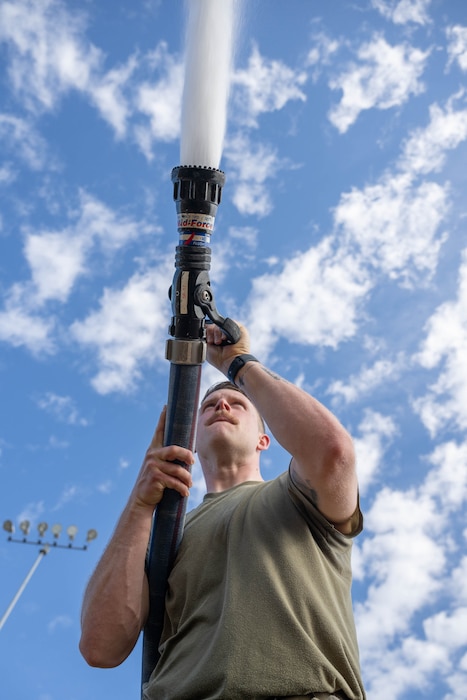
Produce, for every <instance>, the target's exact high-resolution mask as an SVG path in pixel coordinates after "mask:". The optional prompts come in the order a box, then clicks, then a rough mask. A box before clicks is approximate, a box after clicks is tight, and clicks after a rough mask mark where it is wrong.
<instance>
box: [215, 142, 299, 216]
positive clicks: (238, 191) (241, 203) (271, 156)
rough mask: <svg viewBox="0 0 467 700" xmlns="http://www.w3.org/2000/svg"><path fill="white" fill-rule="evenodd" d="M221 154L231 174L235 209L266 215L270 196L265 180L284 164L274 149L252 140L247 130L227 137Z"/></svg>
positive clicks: (270, 201) (269, 210)
mask: <svg viewBox="0 0 467 700" xmlns="http://www.w3.org/2000/svg"><path fill="white" fill-rule="evenodd" d="M224 156H225V158H226V160H227V162H228V164H229V172H231V173H232V174H233V190H232V187H231V197H232V201H233V203H234V204H235V206H236V207H237V209H238V211H239V212H240V213H241V214H245V215H247V216H258V217H264V216H267V215H268V214H269V213H270V212H271V210H272V200H271V195H270V191H269V187H268V186H267V184H266V183H267V181H268V180H269V179H271V178H272V177H275V176H276V175H277V173H278V172H279V170H280V169H281V168H284V167H286V163H285V162H284V161H281V159H280V158H279V157H278V155H277V151H276V149H275V148H273V147H272V146H270V145H268V144H264V143H261V142H255V143H253V142H252V141H251V140H250V139H249V138H248V136H247V135H246V134H243V135H241V134H237V135H236V136H235V137H233V138H231V139H229V140H228V141H227V144H226V148H225V153H224Z"/></svg>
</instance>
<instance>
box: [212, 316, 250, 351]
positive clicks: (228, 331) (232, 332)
mask: <svg viewBox="0 0 467 700" xmlns="http://www.w3.org/2000/svg"><path fill="white" fill-rule="evenodd" d="M206 324H207V325H210V324H214V325H216V326H218V327H219V328H220V329H221V330H222V331H223V332H224V333H225V335H226V336H227V338H226V339H225V340H224V341H223V342H222V343H221V345H235V343H238V341H239V340H240V338H241V335H242V334H241V332H240V328H239V327H238V325H237V324H236V323H235V321H232V319H231V318H224V317H223V316H219V315H218V314H216V320H214V319H211V318H207V319H206Z"/></svg>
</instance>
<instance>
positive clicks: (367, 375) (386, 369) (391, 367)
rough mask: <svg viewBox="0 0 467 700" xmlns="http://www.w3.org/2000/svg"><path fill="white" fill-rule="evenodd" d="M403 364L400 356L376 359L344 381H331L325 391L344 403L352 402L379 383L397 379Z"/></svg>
mask: <svg viewBox="0 0 467 700" xmlns="http://www.w3.org/2000/svg"><path fill="white" fill-rule="evenodd" d="M403 366H404V359H403V357H402V356H399V357H398V358H397V360H378V361H377V362H375V363H374V365H372V366H371V367H363V368H362V370H361V371H360V373H359V374H358V375H352V376H350V377H349V378H348V380H347V381H346V382H343V381H342V380H336V381H334V382H332V383H331V384H330V385H329V388H328V390H327V392H326V393H327V394H330V395H331V396H333V397H335V398H342V399H344V401H345V402H346V403H352V402H353V401H357V400H359V399H360V398H361V396H362V395H365V394H367V393H368V392H370V391H373V390H374V389H375V388H377V387H378V386H380V385H381V384H383V383H387V382H388V381H395V380H397V378H398V377H399V376H400V373H401V371H402V369H403Z"/></svg>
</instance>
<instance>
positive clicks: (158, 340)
mask: <svg viewBox="0 0 467 700" xmlns="http://www.w3.org/2000/svg"><path fill="white" fill-rule="evenodd" d="M171 263H173V261H171ZM171 268H172V265H171V264H170V263H169V262H168V261H167V262H166V263H165V264H164V265H161V266H160V267H159V269H157V270H149V271H147V272H146V273H137V274H135V275H134V276H133V277H132V278H131V279H130V280H129V281H128V283H127V284H126V286H125V287H124V288H123V289H113V290H112V289H106V290H104V294H103V297H102V299H101V302H100V309H99V310H97V311H95V312H92V313H90V314H89V315H88V317H87V318H86V319H84V320H83V321H76V322H75V323H73V324H72V326H71V328H70V331H71V334H72V336H73V338H74V339H75V340H76V341H77V342H78V343H81V344H82V345H83V346H86V347H88V348H91V349H93V350H95V351H96V353H97V360H98V366H99V369H98V372H97V374H96V375H95V377H94V378H93V380H92V384H93V386H94V388H95V389H96V391H98V392H99V393H100V394H108V393H110V392H113V391H122V392H126V391H130V390H131V389H132V388H133V386H134V384H135V382H136V381H137V380H138V379H139V378H140V376H141V365H142V364H147V363H151V362H153V361H154V359H155V358H156V357H158V356H159V357H162V352H163V339H164V338H166V337H167V336H166V328H167V309H166V308H165V307H166V304H167V303H168V302H167V289H168V287H169V286H170V279H171Z"/></svg>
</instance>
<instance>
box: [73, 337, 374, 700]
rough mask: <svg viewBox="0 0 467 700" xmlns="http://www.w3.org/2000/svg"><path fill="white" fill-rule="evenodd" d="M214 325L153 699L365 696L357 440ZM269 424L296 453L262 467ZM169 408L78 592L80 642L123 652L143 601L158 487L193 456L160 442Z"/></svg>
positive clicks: (173, 479) (179, 483)
mask: <svg viewBox="0 0 467 700" xmlns="http://www.w3.org/2000/svg"><path fill="white" fill-rule="evenodd" d="M241 331H242V335H241V338H240V340H239V342H238V343H236V344H235V345H222V344H221V343H222V341H223V334H222V332H221V331H220V329H218V328H217V327H215V326H209V327H208V329H207V341H208V352H207V359H208V361H209V362H210V363H211V364H212V365H213V366H214V367H216V368H217V369H219V370H220V371H221V372H223V373H224V374H225V375H227V376H228V377H229V380H230V382H224V383H222V384H221V385H218V386H217V387H214V389H213V390H212V391H211V392H208V394H207V395H206V397H205V398H204V399H203V401H202V403H201V407H200V412H199V420H198V433H197V442H196V449H197V453H198V457H199V461H200V464H201V466H202V469H203V473H204V477H205V481H206V486H207V495H206V496H205V499H204V501H203V503H202V504H200V505H199V506H198V507H197V508H196V509H195V510H194V511H192V512H191V513H189V514H188V516H187V521H186V526H185V531H184V535H183V539H182V543H181V545H180V549H179V552H178V554H177V558H176V561H175V564H174V567H173V569H172V572H171V575H170V579H169V589H168V594H167V599H166V620H165V625H164V631H163V636H162V640H161V647H160V651H161V657H160V660H159V662H158V664H157V667H156V669H155V670H154V672H153V674H152V676H151V679H150V681H149V683H148V684H147V687H146V689H145V693H146V695H145V697H146V698H148V699H151V700H152V699H156V698H157V700H211V699H212V700H220V699H222V700H247V699H251V700H253V699H254V700H266V699H267V698H269V699H271V698H279V697H281V698H283V697H289V698H293V697H295V698H297V697H309V698H315V697H316V698H319V699H321V698H329V699H334V698H339V699H341V698H343V699H345V698H348V699H349V700H363V699H364V698H365V693H364V690H363V687H362V682H361V678H360V670H359V662H358V648H357V641H356V635H355V627H354V621H353V615H352V606H351V596H350V587H351V568H350V551H351V543H352V538H353V537H354V536H355V535H357V534H358V533H359V532H360V531H361V529H362V516H361V513H360V509H359V505H358V486H357V478H356V473H355V459H354V450H353V445H352V440H351V438H350V436H349V435H348V433H347V432H346V431H345V430H344V428H343V427H342V425H341V424H340V423H339V422H338V420H337V419H336V418H335V417H334V416H333V415H332V414H331V413H330V412H329V411H328V410H327V409H326V408H325V407H324V406H322V405H321V404H320V403H319V402H318V401H317V400H316V399H314V398H313V397H311V396H310V395H308V394H307V393H305V392H304V391H302V390H301V389H299V388H298V387H296V386H294V385H293V384H290V383H289V382H287V381H285V380H284V379H282V378H281V377H279V376H278V375H277V374H274V373H272V372H271V371H269V370H268V369H266V368H265V367H264V366H263V365H262V364H261V363H260V362H259V361H257V360H256V359H255V358H253V357H252V356H251V355H250V354H249V338H248V333H247V331H246V329H244V328H243V327H241ZM260 417H262V418H264V420H265V421H266V423H267V425H268V427H269V429H270V431H271V432H272V434H273V435H274V437H275V438H276V440H277V441H278V442H279V443H280V444H281V445H282V447H283V448H284V449H285V450H286V451H287V452H288V453H289V454H290V455H291V462H290V467H289V470H288V472H285V473H284V474H282V475H281V476H279V477H277V478H276V479H273V480H271V481H266V482H265V481H264V480H263V477H262V476H261V472H260V456H261V453H262V452H263V451H264V450H266V449H267V448H268V446H269V437H268V436H267V435H266V433H265V431H264V424H263V423H262V422H261V418H260ZM164 420H165V413H164V412H163V413H162V415H161V418H160V420H159V424H158V426H157V428H156V431H155V434H154V437H153V439H152V442H151V445H150V447H149V449H148V451H147V453H146V457H145V459H144V462H143V465H142V468H141V471H140V473H139V476H138V478H137V481H136V484H135V486H134V489H133V491H132V493H131V495H130V498H129V501H128V503H127V506H126V507H125V509H124V511H123V514H122V516H121V518H120V520H119V522H118V524H117V527H116V530H115V533H114V535H113V537H112V539H111V541H110V543H109V546H108V547H107V549H106V551H105V552H104V554H103V557H102V559H101V561H100V563H99V564H98V566H97V569H96V571H95V573H94V574H93V576H92V578H91V580H90V582H89V585H88V588H87V591H86V594H85V599H84V604H83V614H82V638H81V643H80V648H81V651H82V653H83V655H84V657H85V658H86V660H87V661H88V663H89V664H91V665H93V666H101V667H112V666H116V665H118V664H120V663H121V662H122V661H123V660H124V659H125V658H126V657H127V656H128V654H129V653H130V652H131V650H132V649H133V647H134V645H135V643H136V641H137V639H138V636H139V633H140V631H141V629H142V628H143V626H144V623H145V620H146V617H147V614H148V581H147V578H146V575H145V572H144V562H145V556H146V549H147V545H148V539H149V534H150V530H151V521H152V516H153V511H154V508H155V507H156V506H157V503H158V502H159V501H160V499H161V498H162V494H163V491H164V489H165V488H172V489H175V490H177V491H178V492H179V493H180V494H182V495H183V496H187V495H188V493H189V488H190V486H191V483H192V481H191V476H190V474H189V472H188V471H187V470H186V469H184V468H183V467H181V466H179V465H177V464H175V463H174V460H179V461H181V462H184V463H186V464H190V465H191V464H193V462H194V457H193V454H192V453H191V452H190V451H189V450H186V449H184V448H181V447H178V446H174V445H170V446H166V447H163V446H162V444H163V443H162V440H163V431H164Z"/></svg>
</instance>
